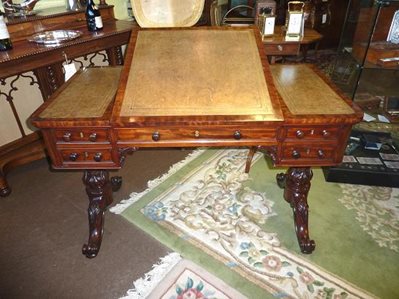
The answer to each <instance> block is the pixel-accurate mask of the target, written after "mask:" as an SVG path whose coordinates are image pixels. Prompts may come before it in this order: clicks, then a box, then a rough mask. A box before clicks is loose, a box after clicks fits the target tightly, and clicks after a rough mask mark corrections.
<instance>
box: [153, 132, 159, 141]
mask: <svg viewBox="0 0 399 299" xmlns="http://www.w3.org/2000/svg"><path fill="white" fill-rule="evenodd" d="M159 139H161V134H159V132H158V131H156V132H154V133H152V140H154V141H159Z"/></svg>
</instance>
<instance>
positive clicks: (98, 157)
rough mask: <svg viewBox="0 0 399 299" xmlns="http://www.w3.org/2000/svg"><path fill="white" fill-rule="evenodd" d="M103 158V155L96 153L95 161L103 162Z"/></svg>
mask: <svg viewBox="0 0 399 299" xmlns="http://www.w3.org/2000/svg"><path fill="white" fill-rule="evenodd" d="M102 158H103V154H102V153H95V154H94V161H96V162H101V160H102Z"/></svg>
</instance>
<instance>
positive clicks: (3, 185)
mask: <svg viewBox="0 0 399 299" xmlns="http://www.w3.org/2000/svg"><path fill="white" fill-rule="evenodd" d="M10 193H11V188H10V186H8V184H7V180H6V178H5V177H4V176H2V175H1V174H0V196H1V197H6V196H8V195H10Z"/></svg>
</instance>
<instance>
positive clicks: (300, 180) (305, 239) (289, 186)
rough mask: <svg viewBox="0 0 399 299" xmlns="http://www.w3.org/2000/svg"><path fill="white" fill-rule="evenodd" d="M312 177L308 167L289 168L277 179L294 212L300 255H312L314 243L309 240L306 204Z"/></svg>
mask: <svg viewBox="0 0 399 299" xmlns="http://www.w3.org/2000/svg"><path fill="white" fill-rule="evenodd" d="M312 177H313V173H312V170H311V169H310V167H302V168H289V169H288V171H287V173H286V174H285V175H283V174H280V175H278V177H277V180H278V181H280V182H278V183H279V185H280V183H281V184H283V187H284V198H285V200H286V201H287V202H289V203H290V205H291V207H292V210H293V212H294V224H295V231H296V235H297V238H298V243H299V247H300V248H301V252H302V253H307V254H309V253H312V252H313V250H314V249H315V246H316V245H315V242H314V241H313V240H310V238H309V229H308V209H309V206H308V203H307V197H308V192H309V189H310V180H311V179H312Z"/></svg>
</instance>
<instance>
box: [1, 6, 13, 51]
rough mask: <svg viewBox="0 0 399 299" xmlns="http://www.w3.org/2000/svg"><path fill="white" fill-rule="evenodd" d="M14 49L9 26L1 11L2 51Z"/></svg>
mask: <svg viewBox="0 0 399 299" xmlns="http://www.w3.org/2000/svg"><path fill="white" fill-rule="evenodd" d="M11 49H12V43H11V38H10V34H9V32H8V29H7V24H6V22H5V20H4V14H3V12H2V11H1V10H0V51H8V50H11Z"/></svg>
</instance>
